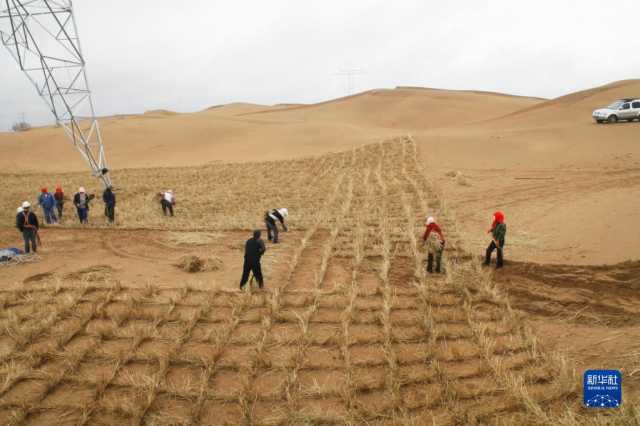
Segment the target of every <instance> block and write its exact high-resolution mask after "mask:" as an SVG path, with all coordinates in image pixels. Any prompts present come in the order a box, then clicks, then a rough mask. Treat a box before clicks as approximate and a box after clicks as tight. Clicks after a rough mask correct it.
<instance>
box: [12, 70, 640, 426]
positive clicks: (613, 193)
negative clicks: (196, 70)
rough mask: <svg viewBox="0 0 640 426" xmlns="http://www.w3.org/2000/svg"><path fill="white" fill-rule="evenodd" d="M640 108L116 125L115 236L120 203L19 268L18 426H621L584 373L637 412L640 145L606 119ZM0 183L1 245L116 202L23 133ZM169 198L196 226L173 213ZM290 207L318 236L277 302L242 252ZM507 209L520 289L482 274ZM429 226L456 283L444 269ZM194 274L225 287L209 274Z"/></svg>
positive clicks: (298, 251)
mask: <svg viewBox="0 0 640 426" xmlns="http://www.w3.org/2000/svg"><path fill="white" fill-rule="evenodd" d="M638 94H640V81H639V80H633V81H623V82H617V83H613V84H609V85H606V86H603V87H598V88H594V89H591V90H587V91H584V92H579V93H574V94H571V95H568V96H563V97H560V98H557V99H552V100H545V99H539V98H528V97H521V96H509V95H504V94H498V93H487V92H476V91H452V90H436V89H426V88H409V87H399V88H396V89H385V90H382V89H381V90H372V91H368V92H364V93H361V94H357V95H354V96H349V97H345V98H341V99H336V100H332V101H328V102H323V103H319V104H313V105H275V106H268V105H255V104H247V103H236V104H229V105H221V106H215V107H211V108H208V109H206V110H204V111H200V112H196V113H189V114H181V113H175V112H172V111H169V110H156V111H149V112H147V113H144V114H141V115H128V116H117V117H106V118H104V119H102V120H101V125H102V129H103V132H104V140H105V143H106V145H107V155H108V159H109V161H110V165H111V167H112V173H113V180H114V182H115V186H116V190H117V193H118V194H119V195H118V196H119V200H118V203H119V204H118V212H117V217H118V221H117V224H116V226H108V225H106V224H105V223H104V219H103V216H102V211H101V210H102V205H101V202H96V203H95V205H94V207H93V209H92V212H91V218H90V221H91V225H90V226H88V227H81V226H78V225H77V224H76V223H75V222H76V220H75V218H74V216H73V213H72V212H71V208H70V206H69V205H67V213H66V216H65V218H64V220H63V223H62V226H60V227H47V228H45V229H44V230H43V231H42V236H43V240H44V245H43V247H42V250H41V258H40V259H38V261H35V262H30V263H26V264H20V265H12V266H7V267H2V268H0V282H2V283H4V287H3V289H2V290H0V304H1V305H2V306H3V313H2V315H0V321H1V322H2V325H3V330H4V332H3V333H2V334H0V377H1V378H2V380H0V383H1V384H2V385H1V386H0V419H2V421H3V422H13V423H29V424H50V423H51V422H52V421H54V419H58V418H59V416H60V415H61V413H64V415H65V418H66V419H68V420H69V422H70V423H71V424H87V423H89V424H91V423H100V422H102V423H114V422H115V423H124V422H126V421H128V420H131V419H133V420H131V421H132V422H133V423H135V424H141V423H149V424H225V422H226V424H237V423H239V422H245V423H247V424H252V423H260V424H284V423H289V424H298V423H304V422H311V423H314V422H315V423H320V424H327V423H328V424H344V423H349V422H351V423H356V424H357V423H362V422H367V423H371V424H398V423H405V424H411V423H412V422H413V424H432V423H436V424H464V423H471V424H474V422H475V423H483V424H485V423H486V424H514V423H520V424H534V423H535V424H559V423H560V422H562V423H563V424H568V425H578V424H584V422H585V421H586V419H589V420H590V421H595V422H600V423H602V422H605V421H606V420H607V419H605V418H598V417H594V415H593V412H587V411H586V410H584V409H583V408H581V407H580V396H581V394H580V386H579V381H580V375H581V374H582V371H584V369H587V368H590V367H602V366H603V365H604V366H606V367H607V368H620V369H622V370H623V373H624V375H625V401H626V402H625V403H626V404H627V405H628V406H629V407H632V406H633V405H634V404H636V403H637V401H638V397H639V396H640V379H639V378H638V377H640V374H638V373H639V372H640V358H639V357H638V355H637V354H638V353H639V352H638V351H639V350H640V346H638V343H637V342H638V340H637V339H636V338H634V337H637V336H640V323H638V320H637V318H638V314H639V313H640V310H639V308H638V306H640V303H639V302H640V296H639V293H638V290H640V262H639V261H638V259H639V258H640V244H638V241H640V234H639V232H640V231H639V229H640V228H639V227H638V226H637V223H638V221H639V220H640V209H639V207H640V205H639V202H638V200H639V199H640V198H638V195H640V146H639V143H640V123H639V122H633V123H619V124H616V125H596V124H595V123H593V121H592V119H591V116H590V114H591V111H592V110H593V109H595V108H597V107H602V106H605V105H607V104H609V103H610V102H612V101H613V100H615V99H617V98H621V97H626V96H633V95H638ZM0 166H2V169H3V171H4V173H2V175H1V176H0V179H1V180H0V182H1V183H0V190H1V191H2V193H3V194H4V196H3V197H2V201H3V211H2V212H0V220H1V221H2V224H3V227H2V229H0V245H1V246H7V245H19V244H20V239H19V235H18V234H17V232H16V231H15V229H13V228H12V221H13V217H14V212H15V207H17V205H18V203H19V202H20V201H22V200H24V199H30V200H31V201H34V200H35V197H36V195H37V191H38V189H39V187H40V186H41V185H45V184H46V185H48V186H49V187H52V186H53V185H54V184H55V183H61V184H62V185H63V186H64V187H65V188H66V190H67V193H68V194H69V195H71V194H72V193H73V190H74V189H75V188H76V187H77V186H79V185H84V186H87V187H88V188H89V190H90V191H92V192H98V191H100V186H99V184H98V182H96V181H95V180H92V178H90V177H89V176H88V173H87V172H86V170H85V166H84V164H83V163H82V161H81V160H80V157H79V155H78V154H76V153H75V152H74V151H73V149H72V148H71V146H70V144H69V143H68V141H67V140H66V139H65V137H64V135H63V134H62V131H61V130H60V129H56V128H53V127H50V128H38V129H33V130H31V131H28V132H24V133H19V134H7V133H4V134H0ZM168 188H172V189H174V190H175V191H176V193H177V194H178V204H177V207H176V209H177V216H176V217H175V218H172V219H167V218H164V217H162V216H161V215H160V209H159V206H158V204H157V202H156V201H155V199H154V192H156V191H158V190H162V189H168ZM279 206H286V207H289V208H290V210H291V212H295V213H294V214H292V217H291V220H290V225H291V228H292V230H291V232H289V233H287V234H283V242H282V243H281V244H279V245H271V244H269V246H268V247H269V250H268V252H267V255H266V256H265V260H264V269H265V275H266V280H267V288H268V290H267V291H265V292H258V293H241V292H239V291H238V290H237V281H238V279H239V268H240V267H241V262H242V248H243V242H244V240H245V239H246V238H247V236H248V234H249V232H250V230H251V229H253V228H255V227H260V226H262V223H261V217H262V214H263V212H264V209H265V208H266V207H279ZM497 209H500V210H503V211H504V212H505V213H506V216H507V223H508V227H509V228H508V229H509V231H508V236H507V248H506V259H507V263H506V267H505V268H504V269H503V270H500V271H494V270H493V268H481V267H480V266H479V263H480V262H479V258H478V256H479V255H481V254H482V253H483V251H484V247H485V245H486V244H487V242H488V238H487V235H486V230H487V228H488V227H489V224H490V220H491V215H492V213H493V212H494V211H495V210H497ZM427 213H429V214H434V215H435V216H436V217H437V218H438V220H439V222H440V223H441V225H442V226H443V229H444V232H445V235H446V237H447V250H446V251H445V265H444V269H445V273H444V274H443V275H441V276H431V275H426V274H425V273H424V270H423V269H424V268H423V261H424V253H423V250H422V248H421V246H420V241H419V239H420V236H421V232H422V230H423V223H424V219H425V215H426V214H427ZM186 255H188V256H197V257H198V258H200V259H203V260H204V261H205V264H207V265H214V266H215V267H211V268H205V270H203V271H199V272H193V271H192V272H188V271H185V270H184V269H182V268H181V267H179V265H180V264H181V262H182V261H183V260H184V256H186ZM207 262H209V263H207ZM70 400H73V401H74V402H69V401H70ZM633 415H634V414H633V412H631V411H621V412H619V413H617V414H616V416H618V417H614V418H610V419H609V420H611V421H613V422H614V423H615V422H618V423H622V422H631V421H632V418H633ZM127 419H128V420H127ZM596 424H599V423H596Z"/></svg>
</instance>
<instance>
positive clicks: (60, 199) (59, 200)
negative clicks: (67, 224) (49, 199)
mask: <svg viewBox="0 0 640 426" xmlns="http://www.w3.org/2000/svg"><path fill="white" fill-rule="evenodd" d="M53 198H55V199H56V208H57V209H58V220H62V210H63V209H64V191H63V190H62V187H61V186H60V185H56V192H54V193H53Z"/></svg>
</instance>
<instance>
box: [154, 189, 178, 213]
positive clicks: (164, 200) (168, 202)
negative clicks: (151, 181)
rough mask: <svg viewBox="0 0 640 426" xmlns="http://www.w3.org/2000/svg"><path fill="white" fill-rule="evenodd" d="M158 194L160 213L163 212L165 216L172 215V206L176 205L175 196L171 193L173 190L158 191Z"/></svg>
mask: <svg viewBox="0 0 640 426" xmlns="http://www.w3.org/2000/svg"><path fill="white" fill-rule="evenodd" d="M158 196H159V197H160V205H161V206H162V213H164V215H165V216H171V217H173V206H175V205H176V197H175V195H173V191H172V190H170V189H169V190H167V191H165V192H159V193H158Z"/></svg>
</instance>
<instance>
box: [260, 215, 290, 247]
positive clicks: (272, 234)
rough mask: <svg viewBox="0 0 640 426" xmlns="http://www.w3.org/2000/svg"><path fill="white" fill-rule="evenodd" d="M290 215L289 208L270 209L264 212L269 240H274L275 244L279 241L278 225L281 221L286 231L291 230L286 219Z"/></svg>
mask: <svg viewBox="0 0 640 426" xmlns="http://www.w3.org/2000/svg"><path fill="white" fill-rule="evenodd" d="M287 216H289V210H287V209H284V208H282V209H270V210H267V211H266V212H265V214H264V223H265V225H266V226H267V237H268V239H269V241H273V243H274V244H277V243H278V225H277V224H276V221H277V222H280V224H281V225H282V228H283V229H284V230H285V232H286V231H288V230H289V228H288V227H287V224H286V223H285V222H284V220H285V219H286V218H287Z"/></svg>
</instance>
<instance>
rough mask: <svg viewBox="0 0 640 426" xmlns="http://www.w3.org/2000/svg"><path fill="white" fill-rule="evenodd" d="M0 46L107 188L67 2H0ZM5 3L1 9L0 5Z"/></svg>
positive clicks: (96, 127)
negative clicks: (2, 46)
mask: <svg viewBox="0 0 640 426" xmlns="http://www.w3.org/2000/svg"><path fill="white" fill-rule="evenodd" d="M0 1H1V2H0V40H1V41H2V44H3V45H4V46H5V47H6V48H7V49H8V51H9V53H10V54H11V56H12V57H13V58H14V59H15V61H16V62H17V63H18V66H19V67H20V69H21V70H22V71H23V72H24V73H25V74H26V76H27V77H28V78H29V80H30V81H31V83H33V85H34V86H35V88H36V90H37V91H38V95H40V97H41V98H42V99H43V100H44V101H45V103H46V104H47V106H48V108H49V109H50V110H51V112H52V113H53V115H54V117H55V119H56V123H57V124H59V125H60V126H62V128H63V129H64V131H65V133H66V134H67V136H68V137H69V139H71V142H72V143H73V145H74V146H75V147H76V149H77V150H78V151H79V152H80V154H81V155H82V157H83V158H84V159H85V161H86V162H87V164H88V165H89V167H90V168H91V171H92V173H93V175H94V176H96V177H98V178H100V179H101V180H102V182H103V184H104V185H105V186H108V185H111V179H110V177H109V175H108V174H107V173H108V171H109V170H108V168H107V161H106V158H105V153H104V145H103V144H102V135H101V134H100V126H99V124H98V120H97V119H96V115H95V110H94V108H93V100H92V99H91V90H90V89H89V82H88V81H87V72H86V68H85V61H84V57H83V56H82V50H81V49H80V39H79V37H78V30H77V27H76V21H75V17H74V15H73V4H72V1H71V0H55V1H54V0H0ZM3 3H4V4H3Z"/></svg>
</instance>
